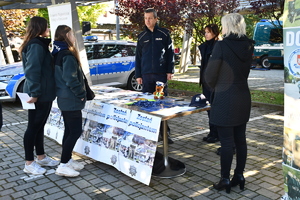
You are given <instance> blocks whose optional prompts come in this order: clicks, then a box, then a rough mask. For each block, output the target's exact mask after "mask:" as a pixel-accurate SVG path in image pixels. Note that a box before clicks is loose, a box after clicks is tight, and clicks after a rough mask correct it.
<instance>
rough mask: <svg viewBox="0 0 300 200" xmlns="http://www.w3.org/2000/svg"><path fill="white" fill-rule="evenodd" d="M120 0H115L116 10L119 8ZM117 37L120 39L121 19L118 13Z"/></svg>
mask: <svg viewBox="0 0 300 200" xmlns="http://www.w3.org/2000/svg"><path fill="white" fill-rule="evenodd" d="M118 4H119V3H118V0H115V10H118V9H119V8H118V7H119V5H118ZM116 39H117V40H120V20H119V16H118V15H116Z"/></svg>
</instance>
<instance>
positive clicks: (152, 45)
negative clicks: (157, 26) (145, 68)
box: [151, 30, 154, 73]
mask: <svg viewBox="0 0 300 200" xmlns="http://www.w3.org/2000/svg"><path fill="white" fill-rule="evenodd" d="M151 34H152V39H151V40H152V41H151V43H152V44H151V48H152V55H151V56H152V59H151V60H152V65H151V66H152V73H153V72H154V63H153V60H154V59H153V54H154V48H153V47H154V30H153V32H152V33H151Z"/></svg>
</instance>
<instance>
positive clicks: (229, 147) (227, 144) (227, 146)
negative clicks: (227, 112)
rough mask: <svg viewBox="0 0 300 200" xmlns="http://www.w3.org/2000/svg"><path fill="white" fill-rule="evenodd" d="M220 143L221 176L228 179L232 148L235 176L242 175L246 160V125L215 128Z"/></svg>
mask: <svg viewBox="0 0 300 200" xmlns="http://www.w3.org/2000/svg"><path fill="white" fill-rule="evenodd" d="M217 129H218V134H219V138H220V142H221V176H222V177H223V178H229V176H230V169H231V164H232V159H233V147H234V146H235V147H236V168H235V170H234V172H235V173H237V174H243V172H244V169H245V165H246V160H247V142H246V123H245V124H242V125H239V126H231V127H224V126H223V127H222V126H217Z"/></svg>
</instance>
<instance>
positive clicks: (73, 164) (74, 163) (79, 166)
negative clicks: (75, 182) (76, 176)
mask: <svg viewBox="0 0 300 200" xmlns="http://www.w3.org/2000/svg"><path fill="white" fill-rule="evenodd" d="M67 164H69V165H70V166H71V167H72V168H73V169H74V170H76V171H80V170H82V169H83V168H84V165H83V164H81V163H80V162H77V161H75V160H73V159H72V158H71V159H70V160H69V162H68V163H67Z"/></svg>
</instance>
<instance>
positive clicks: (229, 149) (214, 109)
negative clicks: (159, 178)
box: [204, 13, 254, 193]
mask: <svg viewBox="0 0 300 200" xmlns="http://www.w3.org/2000/svg"><path fill="white" fill-rule="evenodd" d="M221 23H222V33H223V38H224V39H223V40H222V41H219V42H217V43H216V44H215V46H214V49H213V52H212V55H211V58H210V60H209V63H208V66H207V69H206V73H205V76H204V77H205V81H206V83H207V84H208V85H209V86H210V87H211V88H212V89H213V93H212V96H211V111H210V122H211V123H212V124H214V125H216V126H217V130H218V134H219V138H220V142H221V179H220V181H219V182H217V183H215V184H214V185H213V187H214V188H215V189H217V190H222V189H226V192H227V193H230V189H231V186H236V185H239V186H240V189H244V184H245V178H244V176H243V171H244V169H245V165H246V159H247V143H246V124H247V122H248V121H249V117H250V110H251V96H250V90H249V87H248V82H247V79H248V75H249V72H250V66H251V61H252V53H253V48H254V47H253V46H254V41H253V40H250V39H248V38H247V36H246V35H245V34H246V24H245V21H244V18H243V16H242V15H240V14H238V13H232V14H227V15H225V16H224V17H223V18H222V20H221ZM234 146H235V147H236V156H237V158H236V159H237V160H236V163H237V164H236V168H235V170H234V175H233V178H232V180H231V181H230V179H229V178H230V169H231V164H232V159H233V147H234Z"/></svg>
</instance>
